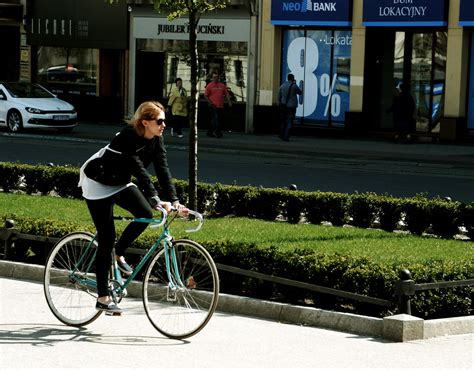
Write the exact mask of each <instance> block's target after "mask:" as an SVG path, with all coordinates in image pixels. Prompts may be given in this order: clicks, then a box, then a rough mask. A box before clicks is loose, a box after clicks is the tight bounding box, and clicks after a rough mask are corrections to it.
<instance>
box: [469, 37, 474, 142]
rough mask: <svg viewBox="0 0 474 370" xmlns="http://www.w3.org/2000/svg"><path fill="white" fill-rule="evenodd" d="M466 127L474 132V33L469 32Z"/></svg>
mask: <svg viewBox="0 0 474 370" xmlns="http://www.w3.org/2000/svg"><path fill="white" fill-rule="evenodd" d="M467 110H468V111H467V128H468V130H469V131H471V133H473V132H474V34H471V63H470V65H469V96H468V100H467Z"/></svg>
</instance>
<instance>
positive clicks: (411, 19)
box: [363, 0, 472, 27]
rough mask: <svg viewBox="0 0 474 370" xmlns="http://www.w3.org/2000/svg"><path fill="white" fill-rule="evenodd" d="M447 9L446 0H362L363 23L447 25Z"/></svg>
mask: <svg viewBox="0 0 474 370" xmlns="http://www.w3.org/2000/svg"><path fill="white" fill-rule="evenodd" d="M469 1H472V0H469ZM447 11H448V2H447V0H364V15H363V24H364V25H365V26H377V27H392V26H407V27H413V26H425V27H440V26H446V25H447V20H448V18H447Z"/></svg>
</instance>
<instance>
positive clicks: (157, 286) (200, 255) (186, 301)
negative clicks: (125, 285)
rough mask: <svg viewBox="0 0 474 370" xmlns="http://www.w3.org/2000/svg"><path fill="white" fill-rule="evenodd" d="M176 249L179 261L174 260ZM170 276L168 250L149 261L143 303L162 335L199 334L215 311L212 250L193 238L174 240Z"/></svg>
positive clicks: (216, 288) (216, 284) (216, 290)
mask: <svg viewBox="0 0 474 370" xmlns="http://www.w3.org/2000/svg"><path fill="white" fill-rule="evenodd" d="M172 248H174V250H175V254H174V255H175V256H176V264H174V263H173V261H172V259H173V258H172V257H171V256H172V255H173V253H172V252H171V249H172ZM169 262H170V273H171V275H172V278H171V280H172V282H170V279H168V275H167V269H166V255H165V250H164V249H162V250H160V251H159V252H158V253H157V254H156V255H155V256H154V257H153V259H152V261H151V262H150V265H149V266H148V268H147V270H146V273H145V277H144V280H143V304H144V306H145V312H146V315H147V316H148V319H149V320H150V321H151V323H152V325H153V326H154V327H155V328H156V329H157V330H158V331H159V332H160V333H161V334H163V335H165V336H167V337H169V338H174V339H183V338H188V337H190V336H192V335H194V334H196V333H198V332H199V331H200V330H201V329H202V328H204V326H206V324H207V323H208V321H209V319H210V318H211V316H212V314H213V313H214V311H215V309H216V306H217V301H218V297H219V276H218V273H217V268H216V265H215V263H214V261H213V260H212V258H211V256H210V255H209V253H208V252H207V251H206V249H204V247H203V246H201V245H200V244H198V243H195V242H193V241H190V240H177V241H174V242H173V244H172V247H171V248H170V257H169Z"/></svg>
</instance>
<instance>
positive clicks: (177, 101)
mask: <svg viewBox="0 0 474 370" xmlns="http://www.w3.org/2000/svg"><path fill="white" fill-rule="evenodd" d="M175 84H176V86H175V87H173V89H171V93H170V96H169V99H168V109H167V111H168V112H170V113H171V120H170V121H171V136H175V135H177V136H178V137H183V132H182V130H181V128H182V127H186V126H187V125H188V96H187V95H188V94H187V91H186V89H185V88H184V87H183V80H182V79H181V78H179V77H178V78H177V79H176V80H175Z"/></svg>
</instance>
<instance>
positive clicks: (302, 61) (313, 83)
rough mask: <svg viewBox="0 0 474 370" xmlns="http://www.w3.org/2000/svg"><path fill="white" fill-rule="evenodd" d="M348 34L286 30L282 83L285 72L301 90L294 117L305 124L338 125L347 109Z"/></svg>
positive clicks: (335, 31)
mask: <svg viewBox="0 0 474 370" xmlns="http://www.w3.org/2000/svg"><path fill="white" fill-rule="evenodd" d="M351 46H352V32H351V31H346V30H341V31H339V30H302V29H301V30H286V31H285V32H284V35H283V60H282V75H281V78H282V81H285V80H286V77H287V75H288V74H289V73H292V74H293V75H294V76H295V79H296V81H297V83H298V84H299V85H300V87H301V88H302V90H303V95H302V96H301V97H300V104H299V106H298V109H297V111H296V116H297V117H299V118H300V119H301V122H304V123H306V124H323V125H334V126H340V125H342V124H343V123H344V121H345V112H346V111H348V110H349V94H350V91H349V86H350V64H351V59H350V58H351Z"/></svg>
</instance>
